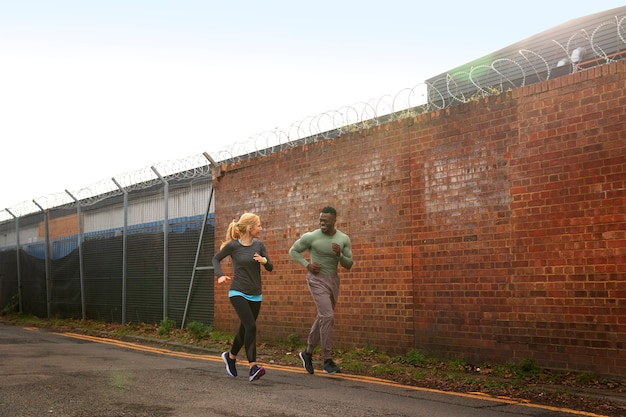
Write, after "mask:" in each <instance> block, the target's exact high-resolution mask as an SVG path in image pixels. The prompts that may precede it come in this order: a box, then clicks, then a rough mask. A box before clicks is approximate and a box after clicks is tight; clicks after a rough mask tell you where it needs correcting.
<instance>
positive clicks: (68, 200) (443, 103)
mask: <svg viewBox="0 0 626 417" xmlns="http://www.w3.org/2000/svg"><path fill="white" fill-rule="evenodd" d="M625 22H626V16H622V17H620V16H614V17H613V18H610V19H607V20H606V21H604V22H602V23H600V24H599V25H598V26H596V27H595V28H593V30H586V29H580V30H576V31H575V32H574V33H572V34H571V35H570V36H569V37H568V38H567V39H566V40H565V41H564V42H559V41H557V40H552V42H551V44H552V45H553V47H552V48H548V49H547V50H546V51H545V52H543V53H539V52H537V51H533V50H530V49H525V48H520V49H519V50H517V51H516V52H515V53H514V54H513V55H512V56H504V57H500V58H497V59H492V60H491V61H490V62H485V63H481V62H478V63H474V64H473V65H468V66H465V67H462V68H461V69H460V70H459V71H455V72H454V73H447V74H445V76H443V77H441V78H439V79H436V80H431V81H424V82H421V83H418V84H416V85H415V86H413V87H410V88H404V89H402V90H400V91H399V92H398V93H396V94H395V95H394V96H391V95H386V96H383V97H380V98H376V99H371V100H369V101H367V102H357V103H355V104H352V105H350V106H344V107H341V108H339V109H337V110H330V111H326V112H323V113H320V114H318V115H316V116H308V117H306V118H304V119H302V120H300V121H296V122H294V123H292V124H291V125H290V126H289V127H287V128H286V129H276V130H271V131H265V132H262V133H259V134H257V135H254V136H251V137H249V138H248V139H247V140H245V141H243V142H236V143H232V144H230V145H227V146H225V147H224V148H223V149H221V150H219V151H217V152H215V153H214V154H212V155H209V156H208V158H212V159H213V160H214V161H217V162H218V163H232V162H239V161H242V160H246V159H250V158H255V157H260V156H266V155H268V154H270V153H273V152H280V151H283V150H286V149H291V148H293V147H296V146H299V145H302V144H307V143H314V142H317V141H320V140H325V139H331V138H334V137H337V136H340V135H342V134H345V133H350V132H356V131H362V130H365V129H368V128H370V127H373V126H377V125H380V124H383V123H388V122H392V121H395V120H400V119H404V118H410V117H415V116H417V115H419V114H424V113H428V112H431V111H434V110H441V109H444V108H447V107H450V106H453V105H456V104H460V103H467V102H468V101H471V100H477V99H480V98H483V97H486V96H490V95H497V94H501V93H503V92H505V91H507V90H509V89H512V88H517V87H523V86H524V85H526V84H527V83H530V82H537V81H545V80H548V79H550V78H551V77H552V76H554V74H555V72H558V74H557V76H560V75H563V74H565V73H574V72H577V71H583V70H586V69H589V68H592V67H594V66H597V65H602V64H605V63H609V62H613V61H617V60H620V59H623V56H622V55H626V52H624V49H625V48H626V27H625V26H624V25H625ZM555 57H557V58H559V59H558V60H557V62H556V63H555V65H551V64H550V62H552V61H553V60H554V59H555ZM564 69H565V70H567V71H564ZM208 158H207V156H205V154H204V153H202V154H197V155H192V156H190V157H187V158H184V159H178V160H171V161H165V162H161V163H158V164H155V165H153V166H151V167H145V168H142V169H140V170H137V171H132V172H127V173H124V174H120V175H118V176H116V177H114V178H113V179H110V180H102V181H99V182H97V183H95V184H92V185H89V186H88V187H86V188H83V189H80V190H78V191H76V192H75V193H71V194H70V193H69V192H68V191H66V192H61V193H56V194H49V195H46V196H42V197H39V198H36V199H34V200H32V201H26V202H23V203H20V204H17V205H15V206H13V207H10V208H7V209H4V210H1V211H0V223H1V222H5V221H8V220H12V219H13V218H14V216H15V217H22V216H25V215H28V214H32V213H37V212H39V211H41V210H42V209H43V210H46V209H51V208H73V207H75V205H76V202H77V201H79V202H80V204H81V207H82V206H90V205H93V204H95V203H97V202H100V201H103V200H105V199H107V198H110V197H112V196H117V195H120V194H122V193H123V191H122V190H121V189H120V187H122V188H123V189H124V190H125V191H127V192H130V191H135V190H142V189H147V188H150V187H153V186H155V185H157V184H159V183H161V182H162V181H161V179H160V178H159V175H160V176H161V177H163V178H164V179H165V180H171V179H192V178H199V177H209V176H210V175H211V170H210V164H209V159H208ZM155 171H156V172H155ZM157 172H158V175H157ZM114 180H115V181H114ZM116 182H117V184H116ZM118 184H119V186H120V187H118Z"/></svg>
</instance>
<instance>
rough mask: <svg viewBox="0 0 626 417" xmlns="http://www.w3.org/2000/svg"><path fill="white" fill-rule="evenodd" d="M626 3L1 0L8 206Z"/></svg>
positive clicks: (1, 127)
mask: <svg viewBox="0 0 626 417" xmlns="http://www.w3.org/2000/svg"><path fill="white" fill-rule="evenodd" d="M622 6H623V3H622V2H620V1H609V0H596V1H590V2H566V3H563V2H556V1H545V0H542V1H535V0H528V1H524V2H517V3H515V2H513V3H511V2H508V3H506V2H504V3H503V2H502V1H473V2H468V1H432V2H418V1H394V0H388V1H376V2H374V1H369V0H360V1H341V0H334V1H326V0H318V1H310V2H300V1H297V0H289V1H271V0H268V1H258V0H257V1H249V0H245V1H208V0H207V1H199V0H198V1H191V0H171V1H165V0H161V1H159V0H151V1H150V0H143V1H139V0H119V1H116V0H106V1H105V0H99V1H96V0H74V1H68V0H19V1H17V0H0V138H1V144H0V149H1V151H0V155H1V156H0V176H1V184H2V190H1V191H2V193H1V194H0V210H2V209H4V208H11V207H12V206H14V205H17V204H18V203H21V202H24V201H30V200H32V199H35V198H37V197H40V196H43V195H48V194H53V193H58V192H63V190H66V189H67V190H70V191H72V190H77V189H81V188H84V187H87V186H89V185H90V184H93V183H96V182H99V181H102V180H105V179H108V178H111V177H113V176H116V175H118V174H122V173H127V172H131V171H136V170H140V169H143V168H145V167H148V166H151V165H154V164H156V163H159V162H163V161H168V160H177V159H184V158H187V157H189V156H191V155H197V154H201V153H202V152H205V151H206V152H209V153H218V152H219V151H220V150H222V149H224V148H225V147H227V146H228V145H231V144H233V143H236V142H245V141H246V140H247V139H249V138H250V137H253V136H256V135H258V134H260V133H262V132H265V131H270V130H274V129H277V128H278V129H287V128H288V127H289V126H290V125H291V124H292V123H294V122H296V121H300V120H303V119H305V118H306V117H308V116H315V115H318V114H320V113H323V112H326V111H329V110H336V109H339V108H341V107H343V106H348V105H352V104H354V103H357V102H367V101H369V100H371V99H377V98H381V97H383V96H385V95H392V96H393V95H395V94H397V93H398V92H400V91H401V90H403V89H404V88H412V87H414V86H416V85H418V84H420V83H422V82H423V81H424V80H426V79H428V78H430V77H433V76H435V75H438V74H439V73H442V72H445V71H447V70H450V69H453V68H454V67H456V66H459V65H462V64H465V63H467V62H469V61H471V60H473V59H475V58H479V57H482V56H484V55H487V54H488V53H491V52H494V51H496V50H498V49H501V48H503V47H506V46H508V45H510V44H513V43H515V42H517V41H520V40H522V39H525V38H527V37H529V36H532V35H534V34H536V33H539V32H541V31H544V30H547V29H550V28H552V27H554V26H557V25H559V24H561V23H565V22H566V21H568V20H570V19H574V18H578V17H582V16H585V15H588V14H592V13H596V12H600V11H604V10H608V9H612V8H615V7H622Z"/></svg>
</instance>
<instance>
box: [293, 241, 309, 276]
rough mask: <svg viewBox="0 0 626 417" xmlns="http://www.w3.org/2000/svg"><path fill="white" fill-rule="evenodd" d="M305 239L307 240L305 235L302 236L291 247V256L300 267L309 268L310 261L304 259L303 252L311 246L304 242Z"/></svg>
mask: <svg viewBox="0 0 626 417" xmlns="http://www.w3.org/2000/svg"><path fill="white" fill-rule="evenodd" d="M304 238H305V235H302V237H301V238H300V239H298V240H296V242H295V243H294V244H293V245H292V246H291V249H289V256H291V257H292V258H293V259H294V260H295V261H296V262H298V263H299V264H300V265H302V266H303V267H305V268H307V267H308V266H309V261H307V260H306V259H305V258H304V256H303V255H302V252H304V251H306V250H307V249H309V246H308V244H307V243H306V242H305V241H304V240H303V239H304Z"/></svg>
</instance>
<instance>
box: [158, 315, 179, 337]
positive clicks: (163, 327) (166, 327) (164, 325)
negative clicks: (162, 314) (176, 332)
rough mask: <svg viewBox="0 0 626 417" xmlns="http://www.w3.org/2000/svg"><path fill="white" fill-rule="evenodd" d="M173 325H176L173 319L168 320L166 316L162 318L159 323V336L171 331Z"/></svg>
mask: <svg viewBox="0 0 626 417" xmlns="http://www.w3.org/2000/svg"><path fill="white" fill-rule="evenodd" d="M174 327H176V323H175V322H174V320H170V319H168V318H167V317H166V318H164V319H163V320H161V322H160V323H159V330H158V333H159V336H164V335H166V334H170V332H171V331H172V329H173V328H174Z"/></svg>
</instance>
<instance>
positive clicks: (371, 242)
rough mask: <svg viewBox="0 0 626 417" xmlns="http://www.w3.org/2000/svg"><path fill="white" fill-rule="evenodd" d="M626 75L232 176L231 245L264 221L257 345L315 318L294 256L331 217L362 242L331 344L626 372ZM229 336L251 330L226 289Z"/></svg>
mask: <svg viewBox="0 0 626 417" xmlns="http://www.w3.org/2000/svg"><path fill="white" fill-rule="evenodd" d="M625 80H626V65H625V62H624V61H622V62H618V63H613V64H610V65H605V66H603V67H598V68H596V69H592V70H589V71H585V72H581V73H578V74H573V75H570V76H564V77H561V78H557V79H554V80H550V81H547V82H543V83H538V84H533V85H530V86H528V87H524V88H520V89H516V90H513V91H509V92H507V93H505V94H502V95H500V96H493V97H489V98H486V99H485V100H483V101H475V102H471V103H467V104H463V105H459V106H455V107H452V108H449V109H445V110H442V111H435V112H431V113H428V114H424V115H420V116H417V117H415V118H410V119H403V120H400V121H396V122H392V123H388V124H385V125H381V126H376V127H373V128H370V129H367V130H364V131H361V132H354V133H350V134H345V135H343V136H341V137H339V138H337V139H333V140H325V141H321V142H317V143H314V144H308V145H303V146H300V147H297V148H294V149H290V150H286V151H283V152H279V153H274V154H270V155H268V156H264V157H259V158H255V159H252V160H250V161H244V162H239V163H236V164H231V165H228V166H227V167H223V175H221V176H219V178H217V179H216V180H215V181H214V185H215V190H216V209H215V218H216V227H217V232H216V233H217V236H218V242H216V243H217V244H219V243H220V242H221V238H222V236H223V234H224V232H225V229H226V226H227V223H228V222H229V221H230V220H231V219H232V218H235V217H238V216H239V215H240V214H241V213H243V212H245V211H252V212H255V213H257V214H259V215H260V216H261V220H262V224H263V227H264V229H265V230H264V232H263V235H262V239H263V241H264V242H265V244H266V246H267V247H268V250H269V253H270V256H271V258H272V260H273V261H274V264H275V269H274V271H273V272H271V273H264V274H263V282H264V292H263V295H264V302H263V307H262V312H261V317H260V319H259V338H260V340H261V341H262V340H264V339H266V340H270V339H272V340H281V341H287V338H288V336H289V335H290V334H296V335H298V336H299V339H300V340H301V341H302V342H304V341H305V340H306V335H307V333H308V329H309V326H310V325H311V323H312V321H313V318H314V314H315V308H314V305H313V303H312V301H311V298H310V295H309V293H308V289H307V287H306V283H305V281H304V275H305V271H304V269H303V268H302V267H300V266H299V265H298V264H296V263H295V262H294V261H293V260H291V258H290V257H289V255H288V254H287V251H288V249H289V247H290V246H291V244H292V243H293V242H294V241H295V240H296V239H297V238H298V237H299V236H300V235H301V234H302V233H304V232H306V231H309V230H313V229H315V228H317V217H318V215H319V211H320V209H321V208H322V207H323V206H325V205H332V206H334V207H335V208H337V210H338V223H337V226H338V228H339V229H340V230H342V231H344V232H346V233H348V234H349V235H350V237H351V239H352V244H353V251H354V257H355V266H354V267H353V268H352V270H351V271H349V272H348V271H342V272H341V273H340V276H341V280H342V284H341V285H342V286H341V294H340V299H339V303H338V306H337V309H336V316H335V346H336V347H337V348H341V347H344V348H349V347H352V346H364V345H366V344H367V345H370V346H375V347H377V348H379V349H381V350H385V351H387V352H389V353H405V352H407V351H409V350H411V349H414V348H415V349H418V350H420V351H423V352H426V353H432V354H435V355H437V356H439V357H442V358H445V357H462V358H464V359H466V360H468V361H473V362H475V363H481V364H484V363H489V362H503V361H506V360H515V359H520V358H527V357H531V356H532V357H534V358H535V359H536V360H537V362H538V363H539V364H540V365H542V366H547V367H551V368H559V369H572V370H588V371H594V372H597V373H602V374H611V375H622V376H624V375H626V278H625V275H626V208H625V207H626V204H625V203H626V112H625V111H624V108H626V98H625V97H626V94H625V91H626V81H625ZM215 299H216V306H215V318H216V320H215V327H216V328H218V329H220V330H224V331H234V330H235V328H236V326H237V324H238V322H237V319H236V316H235V314H234V312H233V310H232V307H231V306H230V304H229V303H228V299H227V287H225V286H218V287H217V288H216V294H215Z"/></svg>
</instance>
